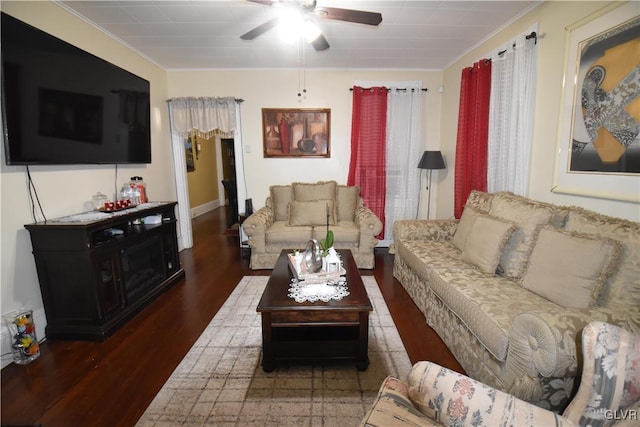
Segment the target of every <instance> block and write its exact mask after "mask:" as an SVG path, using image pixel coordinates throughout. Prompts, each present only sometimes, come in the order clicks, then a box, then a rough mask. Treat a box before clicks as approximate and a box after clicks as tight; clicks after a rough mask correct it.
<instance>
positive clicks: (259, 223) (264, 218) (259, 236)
mask: <svg viewBox="0 0 640 427" xmlns="http://www.w3.org/2000/svg"><path fill="white" fill-rule="evenodd" d="M273 221H274V212H273V209H272V208H271V207H270V206H264V207H261V208H260V209H258V210H257V211H255V212H254V213H252V214H251V215H249V217H248V218H247V219H245V220H244V222H243V223H242V229H243V230H244V232H245V234H246V235H247V237H248V238H249V247H251V248H252V249H254V250H255V251H257V252H265V250H266V249H265V233H266V231H267V229H268V228H269V227H270V226H271V225H272V224H273Z"/></svg>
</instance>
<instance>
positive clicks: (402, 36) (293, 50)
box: [58, 0, 542, 70]
mask: <svg viewBox="0 0 640 427" xmlns="http://www.w3.org/2000/svg"><path fill="white" fill-rule="evenodd" d="M540 1H542V0H535V1H525V0H519V1H451V0H449V1H413V0H388V1H377V0H373V1H365V0H355V1H353V0H352V1H334V0H318V5H319V6H327V7H340V8H348V9H357V10H366V11H372V12H380V13H381V14H382V23H381V24H380V25H379V26H378V27H373V26H368V25H362V24H353V23H347V22H339V21H330V20H326V19H318V20H317V23H318V25H319V26H320V28H321V30H322V31H323V33H324V35H325V37H326V39H327V40H328V41H329V44H330V45H331V47H330V48H329V49H327V50H325V51H322V52H316V51H314V50H313V49H312V48H311V47H310V46H308V45H307V44H306V43H305V44H304V49H303V50H301V49H300V48H299V46H298V45H297V44H295V43H294V44H293V45H287V44H285V43H284V42H282V41H281V39H280V37H279V35H278V31H277V30H276V29H273V30H271V31H269V32H267V33H265V34H263V35H261V36H260V37H258V38H256V39H255V40H251V41H245V40H240V36H241V35H242V34H244V33H246V32H247V31H249V30H251V29H253V28H254V27H256V26H258V25H260V24H262V23H264V22H265V21H267V20H269V19H271V18H273V17H275V16H276V15H275V14H276V13H278V9H276V8H273V7H268V6H263V5H261V4H256V3H251V2H248V1H244V0H205V1H188V0H178V1H176V0H144V1H131V0H126V1H114V0H110V1H96V0H89V1H79V0H59V1H58V4H60V5H61V6H63V7H65V8H67V9H68V10H70V11H71V12H73V13H75V14H77V15H79V16H81V17H83V18H84V19H85V20H87V21H89V22H90V23H93V25H95V26H97V27H99V28H101V29H102V30H103V31H105V32H106V33H108V34H110V35H112V36H113V37H115V38H117V39H119V40H120V41H122V42H123V43H125V44H126V45H128V46H130V47H131V48H133V49H135V50H136V51H138V52H139V53H141V54H142V55H144V56H145V57H147V58H149V59H150V60H152V61H153V62H155V63H156V64H158V65H160V66H162V67H163V68H165V69H243V68H254V69H255V68H298V67H300V66H301V65H304V66H305V67H307V68H334V69H336V68H338V69H340V68H351V69H353V68H362V69H365V68H369V69H371V68H373V69H421V70H440V69H443V68H445V67H446V66H447V65H449V64H451V63H452V62H454V61H455V60H457V59H458V58H459V57H460V56H462V55H463V54H465V53H466V52H468V51H469V50H470V49H471V48H473V47H474V46H475V45H477V44H478V43H479V42H481V41H483V40H484V39H486V38H487V37H488V36H490V35H492V34H493V33H495V32H496V31H498V30H499V29H500V28H502V27H503V26H505V25H506V24H508V23H510V22H511V21H513V20H514V19H515V18H517V17H519V16H521V15H522V14H524V13H526V12H527V11H529V10H530V9H531V8H533V7H535V6H536V5H538V4H539V3H540ZM301 51H302V52H303V53H301Z"/></svg>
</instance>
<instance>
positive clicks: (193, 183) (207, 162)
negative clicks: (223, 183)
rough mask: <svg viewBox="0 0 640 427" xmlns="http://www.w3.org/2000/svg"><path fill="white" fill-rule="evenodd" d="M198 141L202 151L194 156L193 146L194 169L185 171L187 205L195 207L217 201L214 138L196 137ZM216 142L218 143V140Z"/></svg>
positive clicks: (216, 168)
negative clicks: (187, 192) (187, 195)
mask: <svg viewBox="0 0 640 427" xmlns="http://www.w3.org/2000/svg"><path fill="white" fill-rule="evenodd" d="M196 138H197V140H198V141H199V142H200V146H201V147H202V151H201V152H200V155H198V156H197V157H196V152H195V146H194V147H193V149H194V151H193V161H194V164H195V170H194V171H193V172H188V173H187V182H188V185H189V206H190V207H191V208H197V207H198V206H202V205H206V204H207V203H211V202H214V201H215V202H217V201H218V198H219V197H220V196H219V194H218V167H217V164H216V162H217V160H216V146H215V144H216V139H215V138H214V137H212V138H209V139H206V138H200V137H196ZM218 144H220V143H219V142H218Z"/></svg>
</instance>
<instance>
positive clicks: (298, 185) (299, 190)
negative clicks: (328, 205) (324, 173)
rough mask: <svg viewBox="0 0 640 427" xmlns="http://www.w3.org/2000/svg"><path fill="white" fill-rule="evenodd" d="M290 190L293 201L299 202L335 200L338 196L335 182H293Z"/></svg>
mask: <svg viewBox="0 0 640 427" xmlns="http://www.w3.org/2000/svg"><path fill="white" fill-rule="evenodd" d="M291 188H292V194H293V196H292V197H293V200H296V201H299V202H309V201H313V200H336V198H337V196H338V183H337V182H335V181H318V182H315V183H310V182H294V183H293V184H291Z"/></svg>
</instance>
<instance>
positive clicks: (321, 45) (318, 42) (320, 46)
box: [311, 34, 329, 52]
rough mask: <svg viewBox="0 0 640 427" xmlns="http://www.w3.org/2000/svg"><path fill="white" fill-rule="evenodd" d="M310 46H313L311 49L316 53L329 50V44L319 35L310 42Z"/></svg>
mask: <svg viewBox="0 0 640 427" xmlns="http://www.w3.org/2000/svg"><path fill="white" fill-rule="evenodd" d="M311 46H313V48H314V49H315V50H316V51H317V52H320V51H323V50H327V49H329V42H328V41H327V39H326V38H325V37H324V35H322V34H320V35H319V36H318V37H316V39H315V40H313V41H312V42H311Z"/></svg>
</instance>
